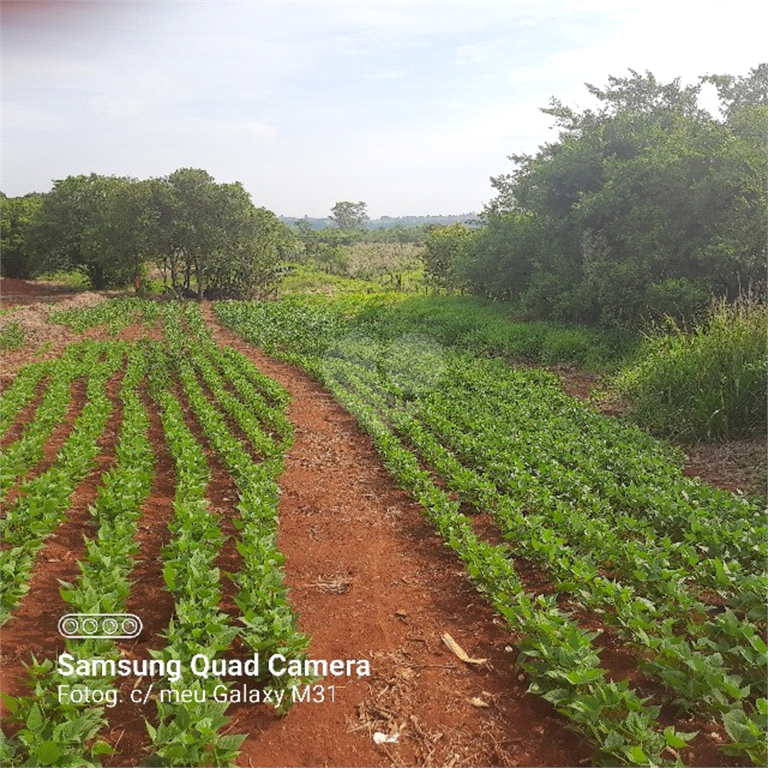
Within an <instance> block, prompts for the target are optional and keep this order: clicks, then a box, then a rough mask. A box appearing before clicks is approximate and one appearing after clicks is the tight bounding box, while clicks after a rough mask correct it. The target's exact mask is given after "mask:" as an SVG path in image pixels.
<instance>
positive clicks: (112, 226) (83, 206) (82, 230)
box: [29, 173, 135, 289]
mask: <svg viewBox="0 0 768 768" xmlns="http://www.w3.org/2000/svg"><path fill="white" fill-rule="evenodd" d="M134 183H135V182H134V180H133V179H129V178H121V177H115V176H99V175H97V174H95V173H92V174H90V176H69V177H67V178H66V179H61V180H58V181H54V184H53V189H52V190H51V191H50V192H48V193H47V194H46V195H44V196H43V201H42V205H40V207H39V208H38V209H37V210H36V212H35V216H34V220H33V222H32V224H31V225H30V228H29V252H30V254H31V257H32V259H33V261H34V265H35V270H36V271H37V272H38V273H39V272H45V271H48V270H55V269H77V270H80V271H82V272H83V273H84V274H85V275H86V276H87V277H88V278H89V279H90V282H91V285H92V286H93V287H94V288H96V289H101V288H109V287H115V286H122V285H124V284H125V283H126V282H127V281H128V280H130V278H131V277H132V273H133V266H132V262H131V263H127V262H126V258H127V255H128V254H132V253H133V251H134V243H132V242H129V237H132V236H133V235H135V231H132V232H131V233H130V234H129V233H128V232H127V231H126V230H125V229H123V228H122V227H121V225H120V224H119V223H118V221H117V219H118V218H119V217H120V216H121V215H122V213H123V212H122V211H121V207H120V205H119V203H118V201H119V200H120V199H123V200H124V199H125V197H123V198H121V197H120V196H121V195H126V194H128V193H127V188H128V187H129V186H130V185H131V184H134Z"/></svg>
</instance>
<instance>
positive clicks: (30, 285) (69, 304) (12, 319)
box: [0, 277, 105, 386]
mask: <svg viewBox="0 0 768 768" xmlns="http://www.w3.org/2000/svg"><path fill="white" fill-rule="evenodd" d="M104 298H105V296H104V295H102V294H98V293H93V292H92V291H82V290H81V291H75V290H72V289H70V288H66V287H63V286H57V285H52V284H49V283H45V284H38V283H34V282H31V281H28V280H16V279H12V278H8V277H3V278H2V279H0V308H2V309H9V308H11V307H15V309H14V310H13V311H12V312H9V313H8V314H4V315H2V316H0V331H2V330H5V329H6V328H7V327H8V326H9V325H11V324H12V323H16V324H17V325H18V326H19V328H20V329H21V330H22V332H23V333H24V342H23V344H22V345H21V347H20V348H19V349H4V350H2V361H1V365H0V385H2V386H7V384H8V382H9V381H10V380H11V379H12V378H13V376H14V375H15V374H16V373H17V372H18V371H19V370H20V369H21V368H22V367H23V366H25V365H26V364H27V363H31V362H33V361H35V360H49V359H52V358H54V357H58V356H59V355H60V354H61V349H62V348H63V347H64V346H66V345H67V344H71V343H73V342H75V341H78V340H79V339H81V338H82V337H81V336H80V335H78V334H75V333H72V331H70V330H68V329H67V328H65V327H64V326H63V325H52V324H50V323H49V322H48V315H49V314H50V313H51V312H54V311H59V310H65V309H76V308H78V307H90V306H93V305H94V304H98V303H99V302H101V301H104Z"/></svg>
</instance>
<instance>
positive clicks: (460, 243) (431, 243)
mask: <svg viewBox="0 0 768 768" xmlns="http://www.w3.org/2000/svg"><path fill="white" fill-rule="evenodd" d="M474 237H475V232H474V231H473V230H471V229H470V228H469V227H465V226H464V225H463V224H449V225H447V226H442V227H441V226H435V227H432V228H431V229H430V230H429V231H428V232H427V238H426V242H425V243H424V255H423V258H424V268H425V272H426V274H427V276H428V277H429V279H430V281H431V282H432V284H433V285H434V286H435V287H436V288H437V289H440V288H445V289H448V290H454V289H457V288H460V287H461V286H462V284H463V283H462V280H461V265H462V264H463V263H465V262H466V261H467V259H468V256H469V254H470V249H471V247H472V242H473V239H474Z"/></svg>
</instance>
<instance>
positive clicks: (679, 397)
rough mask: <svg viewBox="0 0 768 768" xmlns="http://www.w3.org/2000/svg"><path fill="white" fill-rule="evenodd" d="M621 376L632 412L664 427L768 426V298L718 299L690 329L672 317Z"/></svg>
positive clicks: (733, 432) (722, 430)
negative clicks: (767, 336) (767, 351)
mask: <svg viewBox="0 0 768 768" xmlns="http://www.w3.org/2000/svg"><path fill="white" fill-rule="evenodd" d="M667 328H668V332H667V333H665V334H663V335H655V336H650V337H649V338H647V339H646V341H645V342H644V344H643V346H642V349H641V352H640V355H639V358H638V360H637V362H635V363H634V364H633V365H631V366H630V367H628V368H626V369H625V370H624V371H622V372H621V373H620V374H619V376H618V377H617V379H616V382H615V383H616V387H617V389H618V391H619V393H620V394H621V395H622V396H623V397H624V398H625V399H626V400H628V401H629V403H630V414H631V416H632V417H633V418H634V419H635V420H636V421H637V422H638V423H640V424H642V425H643V426H645V427H647V428H648V429H650V430H651V431H653V432H656V433H657V434H661V435H664V436H667V437H679V438H683V439H688V440H701V441H713V440H724V439H732V438H738V437H748V436H751V435H755V434H758V433H763V434H764V433H765V431H766V396H767V394H768V391H767V390H768V386H767V384H766V379H767V375H766V364H767V363H768V360H767V355H766V347H767V344H766V333H767V332H768V324H767V323H766V305H765V304H764V303H762V302H760V301H755V300H747V299H742V300H739V301H737V302H736V303H734V304H727V303H725V302H720V303H717V304H713V306H712V307H711V309H710V312H709V315H708V317H707V318H706V319H705V320H704V321H703V322H700V323H697V324H695V325H694V326H693V327H692V328H690V329H685V328H683V327H681V326H679V325H677V324H676V323H675V322H674V321H673V320H671V319H669V318H668V320H667Z"/></svg>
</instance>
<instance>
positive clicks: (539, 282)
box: [472, 65, 768, 325]
mask: <svg viewBox="0 0 768 768" xmlns="http://www.w3.org/2000/svg"><path fill="white" fill-rule="evenodd" d="M704 79H705V78H702V80H704ZM765 79H766V66H765V65H760V67H757V68H756V69H754V70H752V72H751V73H750V76H748V77H747V78H731V77H729V76H716V77H715V76H710V77H709V80H710V81H711V82H715V85H716V86H717V88H718V92H719V93H720V96H721V100H722V104H723V110H722V111H723V114H724V116H725V119H722V120H718V119H717V118H715V117H713V116H711V115H709V114H708V113H706V112H705V111H704V110H703V109H701V108H700V107H699V104H698V97H699V92H700V89H701V83H699V84H697V85H693V86H685V87H683V86H681V85H680V82H679V80H674V81H672V82H671V83H667V84H664V83H660V82H659V81H657V80H656V79H655V77H654V76H653V75H652V74H651V73H649V72H646V73H645V74H639V73H638V72H635V71H633V70H630V76H629V77H624V78H617V77H609V79H608V85H607V86H606V87H605V88H597V87H595V86H592V85H588V86H587V88H588V90H589V91H590V93H592V95H594V96H595V97H596V98H597V99H598V102H599V106H598V107H597V108H596V109H593V110H584V111H576V110H573V109H571V108H569V107H566V106H564V105H562V104H561V103H560V102H558V101H556V100H553V101H552V102H551V103H550V106H549V107H548V108H547V109H545V110H544V111H545V112H546V113H547V114H550V115H552V116H553V117H554V118H555V121H556V125H557V126H558V127H559V128H560V135H559V137H558V140H557V141H556V142H553V143H550V144H545V145H544V146H542V147H541V148H540V149H539V151H538V153H537V154H535V155H517V156H512V158H511V159H512V160H513V161H514V162H515V163H516V164H517V168H516V170H515V171H513V173H511V174H506V175H502V176H498V177H496V178H494V179H493V180H492V183H493V185H494V187H495V188H496V190H497V192H498V194H497V197H496V199H495V200H494V201H493V202H492V203H491V205H489V207H488V209H487V211H486V221H487V230H488V232H487V234H485V235H484V236H483V237H481V238H480V239H479V241H478V244H479V243H482V242H483V241H485V242H486V243H490V242H491V241H492V240H493V238H494V237H495V238H497V239H498V241H499V242H497V245H496V252H497V253H498V255H499V258H500V259H501V260H502V262H503V263H504V265H505V266H504V267H500V268H499V276H498V278H496V282H495V285H496V286H497V287H498V288H499V289H502V286H503V279H504V278H503V275H504V274H507V273H509V272H511V273H513V274H516V276H517V278H518V279H519V280H520V281H523V282H525V281H526V280H527V281H528V282H527V285H525V286H524V289H523V290H522V291H521V292H520V298H521V301H522V302H523V306H524V307H525V308H526V309H528V310H529V311H530V313H531V314H534V315H538V316H544V317H553V318H555V319H563V320H581V321H600V322H602V323H603V324H606V325H625V324H628V323H634V322H636V321H637V319H638V318H641V317H646V316H653V315H659V314H665V313H670V314H677V315H683V316H687V315H690V314H692V313H695V312H696V311H698V310H699V309H701V308H703V307H704V306H705V305H706V304H707V303H708V301H709V297H710V296H711V295H712V294H715V295H717V296H731V297H733V296H735V295H736V294H737V293H738V292H739V290H740V289H741V288H746V287H747V286H748V285H750V284H751V285H753V286H756V285H760V284H761V283H762V282H764V273H765V260H766V248H765V231H766V202H765V190H766V164H765V157H766V150H767V149H768V147H767V146H766V127H767V126H768V107H766V106H765V104H764V102H765V95H764V90H761V88H762V83H763V81H764V80H765ZM521 214H525V215H527V216H528V217H530V218H531V219H532V220H534V221H535V222H536V230H537V238H538V240H539V246H538V247H536V248H530V251H529V252H530V254H531V256H530V260H528V261H526V259H525V258H521V252H520V245H519V243H520V240H519V234H520V231H519V230H520V228H519V226H513V225H512V224H511V223H509V222H512V221H514V216H515V215H518V216H519V215H521ZM510 217H512V218H510ZM505 227H506V228H507V229H506V232H505V231H504V228H505ZM505 240H506V241H507V247H506V248H505V246H504V243H503V241H505ZM479 264H480V262H476V265H475V266H478V265H479ZM520 267H523V268H522V269H520ZM487 273H488V272H487V270H486V274H487ZM472 282H473V283H474V284H476V285H478V284H479V285H481V286H483V288H482V290H485V291H486V292H488V285H487V282H483V281H482V280H481V281H478V280H477V279H474V278H473V280H472ZM518 285H519V283H518ZM502 292H503V291H502Z"/></svg>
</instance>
